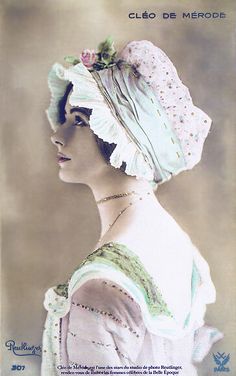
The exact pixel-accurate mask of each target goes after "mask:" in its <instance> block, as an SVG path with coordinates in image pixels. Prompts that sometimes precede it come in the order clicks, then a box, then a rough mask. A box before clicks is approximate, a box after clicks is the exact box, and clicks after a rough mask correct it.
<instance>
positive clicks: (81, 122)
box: [74, 116, 88, 127]
mask: <svg viewBox="0 0 236 376" xmlns="http://www.w3.org/2000/svg"><path fill="white" fill-rule="evenodd" d="M74 125H77V126H79V127H87V125H88V124H87V123H86V122H85V121H84V120H83V119H81V117H80V116H75V123H74Z"/></svg>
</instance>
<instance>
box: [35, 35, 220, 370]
mask: <svg viewBox="0 0 236 376" xmlns="http://www.w3.org/2000/svg"><path fill="white" fill-rule="evenodd" d="M67 60H68V61H70V62H71V63H72V66H70V67H69V68H68V69H67V68H64V67H63V66H62V65H60V64H55V65H54V66H53V68H52V70H51V72H50V74H49V87H50V90H51V93H52V99H51V105H50V107H49V109H48V111H47V114H48V118H49V121H50V123H51V125H52V127H53V129H54V131H55V132H54V134H53V136H52V142H53V144H55V145H56V146H57V149H58V163H59V165H60V172H59V176H60V179H61V180H63V181H65V182H73V183H84V184H87V185H88V186H89V187H90V188H91V189H92V192H93V194H94V198H95V200H96V202H97V205H98V209H99V214H100V218H101V237H100V239H99V241H98V244H97V246H96V247H95V250H94V252H92V253H91V254H90V255H88V257H87V258H86V259H85V260H84V261H83V262H82V263H81V265H79V267H78V268H77V269H76V270H75V272H74V273H73V274H72V276H71V278H70V279H69V280H68V281H67V283H65V284H62V285H58V286H57V287H54V288H51V289H49V290H48V292H47V293H46V296H45V308H46V309H47V310H48V316H47V320H46V325H45V331H44V337H43V362H42V375H43V376H51V375H60V374H63V372H66V371H68V370H74V372H77V373H78V372H86V371H88V372H92V371H94V372H99V370H101V372H103V371H104V368H102V367H107V368H106V369H107V370H108V371H107V372H109V368H108V366H109V367H110V369H112V368H111V367H113V368H114V369H115V367H120V368H119V369H120V372H128V371H129V370H130V369H132V370H136V374H142V373H143V372H144V370H145V367H147V368H149V369H150V371H152V370H156V372H158V370H159V371H160V370H162V371H163V372H164V369H165V368H167V369H168V370H169V372H172V374H173V372H179V373H176V374H180V375H186V376H194V375H197V373H196V368H195V366H194V365H193V363H194V362H199V361H201V360H202V359H203V357H204V356H205V355H206V354H207V352H208V351H209V349H210V347H211V345H212V343H214V342H215V341H216V340H218V339H219V338H221V337H222V335H221V334H220V333H219V332H218V331H217V330H216V329H214V328H211V327H206V326H203V324H204V321H203V318H204V313H205V308H206V304H208V303H212V302H214V300H215V290H214V286H213V284H212V281H211V278H210V274H209V268H208V265H207V263H206V261H205V260H204V259H203V258H202V257H201V255H200V253H199V252H198V250H197V249H196V248H195V247H194V245H193V244H192V242H191V240H190V239H189V237H188V236H187V234H186V233H185V232H184V231H183V230H182V229H181V228H180V227H179V226H178V224H177V223H176V222H175V220H174V219H173V218H172V217H171V216H170V215H169V214H168V213H167V212H166V211H165V210H164V209H163V208H162V206H161V205H160V204H159V202H158V200H157V199H156V196H155V194H154V192H153V189H152V186H153V184H156V185H157V184H160V183H163V182H165V181H167V180H169V179H170V178H171V177H172V175H176V174H177V173H179V172H181V171H183V170H187V169H190V168H192V167H193V166H194V165H195V164H196V163H197V162H199V160H200V158H201V153H202V147H203V143H204V140H205V138H206V136H207V134H208V131H209V128H210V124H211V120H210V118H209V117H208V116H207V115H206V114H205V113H204V112H203V111H201V110H200V109H198V108H197V107H195V106H194V105H193V103H192V100H191V97H190V94H189V91H188V89H187V88H186V87H185V86H184V85H183V84H182V82H181V81H180V79H179V77H178V75H177V72H176V70H175V68H174V66H173V64H172V63H171V62H170V60H169V59H168V57H167V56H166V55H165V54H164V53H163V52H162V51H161V50H160V49H159V48H157V47H156V46H154V45H153V44H152V43H151V42H148V41H140V42H131V43H129V44H128V45H127V46H126V47H125V48H124V49H123V51H122V52H121V53H120V54H119V56H117V54H116V52H115V50H114V47H113V43H112V41H111V40H110V39H108V40H106V41H105V42H104V43H101V45H100V46H99V50H98V52H97V54H95V53H94V52H93V51H92V52H90V51H88V50H86V51H84V52H83V54H82V55H81V60H82V61H80V60H78V59H75V58H71V57H70V58H67ZM150 183H151V184H152V185H151V184H150ZM96 367H97V368H96ZM98 367H101V368H98ZM143 367H144V368H143ZM158 367H159V368H158ZM88 368H89V370H88ZM102 370H103V371H102ZM116 370H117V368H116ZM127 370H128V371H127ZM75 374H76V373H75ZM170 374H171V373H170Z"/></svg>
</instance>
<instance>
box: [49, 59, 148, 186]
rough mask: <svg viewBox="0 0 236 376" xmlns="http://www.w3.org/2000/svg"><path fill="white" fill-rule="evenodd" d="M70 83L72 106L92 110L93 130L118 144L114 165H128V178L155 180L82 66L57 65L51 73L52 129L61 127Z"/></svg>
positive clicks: (91, 124)
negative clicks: (63, 101)
mask: <svg viewBox="0 0 236 376" xmlns="http://www.w3.org/2000/svg"><path fill="white" fill-rule="evenodd" d="M69 82H72V84H73V89H72V93H71V95H70V98H69V102H70V104H71V105H72V106H80V107H89V108H91V107H92V109H93V111H92V114H91V116H90V120H89V124H90V128H91V129H92V131H93V132H94V133H95V134H96V135H97V136H98V137H99V138H101V139H102V140H103V141H106V142H108V143H114V144H116V147H115V149H114V151H113V153H112V155H111V157H110V163H111V165H112V166H113V167H115V168H120V167H121V165H122V163H123V162H125V163H126V169H125V172H126V173H127V174H128V175H131V176H136V177H137V178H144V179H146V180H153V169H152V168H151V167H150V165H149V164H148V163H147V162H146V161H145V158H144V155H143V153H142V152H141V151H140V149H138V148H137V146H136V144H135V143H134V142H132V140H131V139H130V138H129V136H128V134H127V132H126V131H125V129H124V128H123V127H122V126H121V125H120V124H119V123H118V121H117V120H116V118H115V117H114V116H113V114H112V112H111V110H110V108H109V106H108V104H107V103H106V101H105V99H104V97H103V95H102V94H101V92H100V90H99V88H98V85H97V83H96V80H95V79H94V78H93V76H92V74H91V73H90V72H89V71H88V70H87V69H86V68H85V66H84V65H83V64H82V63H79V64H77V65H75V66H72V67H70V68H68V69H66V68H64V67H63V66H62V65H61V64H58V63H55V64H54V65H53V67H52V69H51V71H50V73H49V78H48V83H49V88H50V91H51V94H52V95H51V102H50V106H49V108H48V110H47V111H46V114H47V116H48V119H49V122H50V125H51V127H52V129H53V130H54V131H55V130H56V129H57V127H58V103H59V100H60V99H61V98H62V96H63V94H64V92H65V89H66V86H67V85H68V83H69Z"/></svg>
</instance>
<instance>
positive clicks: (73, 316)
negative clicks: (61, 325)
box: [65, 279, 145, 366]
mask: <svg viewBox="0 0 236 376" xmlns="http://www.w3.org/2000/svg"><path fill="white" fill-rule="evenodd" d="M66 320H67V324H66V338H65V347H66V348H65V353H66V357H67V363H68V364H69V365H74V364H77V365H78V364H79V365H86V366H94V365H97V366H108V365H110V366H119V365H120V366H124V365H133V364H135V360H136V359H137V357H138V354H139V353H140V351H141V348H142V343H143V340H144V336H145V325H144V323H143V321H142V315H141V311H140V308H139V306H138V304H137V303H136V302H134V300H133V298H132V297H131V296H129V295H128V293H127V292H126V291H125V290H124V289H122V288H121V287H120V286H119V285H117V284H115V283H113V282H112V281H109V280H101V279H92V280H89V281H88V282H86V283H85V284H84V285H82V286H81V287H80V288H79V289H78V290H77V291H76V292H75V293H74V294H73V296H72V300H71V308H70V311H69V313H68V314H67V318H66Z"/></svg>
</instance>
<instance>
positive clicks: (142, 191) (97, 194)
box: [89, 169, 156, 239]
mask: <svg viewBox="0 0 236 376" xmlns="http://www.w3.org/2000/svg"><path fill="white" fill-rule="evenodd" d="M89 186H90V188H91V189H92V192H93V195H94V198H95V201H96V202H98V201H100V200H102V199H104V198H106V197H111V196H115V195H119V194H123V193H131V192H132V191H133V192H135V193H134V194H130V195H127V196H124V197H119V198H112V199H110V200H107V201H105V202H102V203H99V204H98V211H99V215H100V220H101V237H100V239H101V238H102V237H103V236H104V235H105V234H106V232H107V231H108V230H109V228H110V225H111V224H112V223H113V222H114V220H115V219H116V217H117V215H118V214H119V213H120V212H121V211H122V210H123V209H125V208H126V207H128V206H129V204H130V203H131V202H134V203H135V202H136V201H137V200H138V197H140V196H141V197H145V196H147V192H150V195H149V198H150V199H153V201H156V197H155V195H154V193H153V192H152V188H151V187H150V184H149V183H148V182H147V181H145V180H137V179H136V178H135V177H132V176H128V175H126V174H125V173H123V172H122V171H120V170H115V169H114V170H113V171H112V173H111V171H109V173H105V174H103V176H102V177H101V176H100V177H99V179H95V180H94V181H93V182H90V184H89ZM127 210H129V209H127ZM121 220H122V215H121V216H120V218H119V223H120V222H121ZM117 223H118V221H117Z"/></svg>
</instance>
